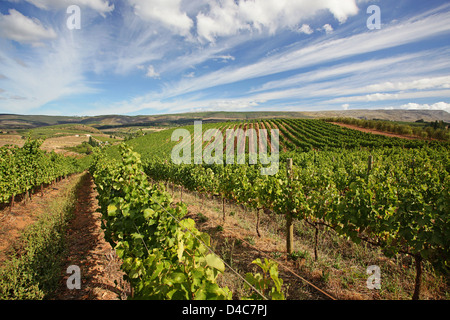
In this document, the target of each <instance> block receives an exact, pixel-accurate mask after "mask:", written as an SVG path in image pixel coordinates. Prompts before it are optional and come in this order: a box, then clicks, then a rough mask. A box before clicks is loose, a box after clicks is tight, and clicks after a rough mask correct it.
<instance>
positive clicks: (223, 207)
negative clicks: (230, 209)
mask: <svg viewBox="0 0 450 320" xmlns="http://www.w3.org/2000/svg"><path fill="white" fill-rule="evenodd" d="M222 212H223V222H225V198H222Z"/></svg>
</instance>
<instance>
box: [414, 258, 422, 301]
mask: <svg viewBox="0 0 450 320" xmlns="http://www.w3.org/2000/svg"><path fill="white" fill-rule="evenodd" d="M414 258H415V262H416V283H415V286H414V294H413V296H412V299H413V300H419V296H420V286H421V284H422V256H421V255H420V253H418V254H416V255H414Z"/></svg>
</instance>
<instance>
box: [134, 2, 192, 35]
mask: <svg viewBox="0 0 450 320" xmlns="http://www.w3.org/2000/svg"><path fill="white" fill-rule="evenodd" d="M128 2H129V3H130V4H131V5H132V6H133V7H134V12H135V14H136V15H138V16H139V17H141V18H142V19H143V20H149V21H158V22H160V23H161V24H163V25H164V26H166V27H167V28H169V29H171V30H172V31H174V32H175V33H177V34H180V35H182V36H187V35H188V34H190V29H191V28H192V27H193V25H194V22H193V21H192V19H191V18H190V17H189V16H188V15H187V14H186V12H183V11H182V10H181V0H128Z"/></svg>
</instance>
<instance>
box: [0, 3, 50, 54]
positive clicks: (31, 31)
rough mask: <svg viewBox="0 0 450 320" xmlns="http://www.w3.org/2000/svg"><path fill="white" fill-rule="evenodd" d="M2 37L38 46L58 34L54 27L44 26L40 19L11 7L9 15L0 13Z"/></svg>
mask: <svg viewBox="0 0 450 320" xmlns="http://www.w3.org/2000/svg"><path fill="white" fill-rule="evenodd" d="M0 37H3V38H7V39H11V40H14V41H17V42H20V43H29V44H32V45H35V46H37V45H42V41H45V40H51V39H55V38H56V37H57V35H56V32H55V31H54V30H53V29H52V28H49V27H47V28H46V27H44V26H43V25H42V23H41V22H40V21H39V20H38V19H36V18H29V17H26V16H24V15H23V14H21V13H20V12H19V11H17V10H14V9H9V14H8V15H3V14H1V13H0Z"/></svg>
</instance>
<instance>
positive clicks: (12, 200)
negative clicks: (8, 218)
mask: <svg viewBox="0 0 450 320" xmlns="http://www.w3.org/2000/svg"><path fill="white" fill-rule="evenodd" d="M15 196H16V195H15V194H13V195H12V197H11V205H10V207H9V212H10V213H11V212H12V209H13V207H14V198H15Z"/></svg>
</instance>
